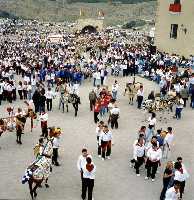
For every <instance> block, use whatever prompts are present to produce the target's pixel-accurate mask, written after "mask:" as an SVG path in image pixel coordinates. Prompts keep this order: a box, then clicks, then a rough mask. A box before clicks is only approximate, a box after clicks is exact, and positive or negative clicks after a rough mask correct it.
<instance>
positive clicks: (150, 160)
mask: <svg viewBox="0 0 194 200" xmlns="http://www.w3.org/2000/svg"><path fill="white" fill-rule="evenodd" d="M161 158H162V151H161V149H160V148H159V147H158V146H157V143H156V142H154V143H152V147H151V148H150V149H149V150H148V152H147V162H146V167H147V176H146V177H145V179H146V180H147V179H148V178H149V177H151V179H152V181H155V175H156V172H157V169H158V165H159V164H160V160H161Z"/></svg>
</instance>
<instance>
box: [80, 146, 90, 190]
mask: <svg viewBox="0 0 194 200" xmlns="http://www.w3.org/2000/svg"><path fill="white" fill-rule="evenodd" d="M87 157H90V158H91V157H92V156H91V155H89V154H88V151H87V149H85V148H84V149H82V154H81V155H80V156H79V158H78V160H77V169H78V170H79V172H80V175H81V181H82V191H83V168H84V167H85V165H86V158H87Z"/></svg>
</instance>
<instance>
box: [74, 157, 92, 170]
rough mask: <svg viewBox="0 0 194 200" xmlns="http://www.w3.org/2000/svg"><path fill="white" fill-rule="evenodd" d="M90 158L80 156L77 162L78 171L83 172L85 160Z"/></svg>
mask: <svg viewBox="0 0 194 200" xmlns="http://www.w3.org/2000/svg"><path fill="white" fill-rule="evenodd" d="M87 157H90V158H92V156H91V155H87V156H86V157H83V155H80V156H79V158H78V160H77V168H78V170H79V171H81V170H83V168H84V166H85V165H86V163H87V162H86V158H87Z"/></svg>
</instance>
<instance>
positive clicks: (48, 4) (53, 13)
mask: <svg viewBox="0 0 194 200" xmlns="http://www.w3.org/2000/svg"><path fill="white" fill-rule="evenodd" d="M78 1H79V2H78ZM98 1H101V2H98V3H84V2H97V1H94V0H0V4H1V7H0V14H1V13H2V12H3V13H6V14H7V15H11V16H17V17H21V18H25V19H39V20H43V21H65V20H67V21H74V20H75V19H77V18H78V17H79V11H80V8H82V9H83V10H84V13H85V17H97V13H98V10H103V12H104V13H105V22H106V24H107V25H115V24H123V23H125V22H128V21H130V20H132V19H133V20H134V19H146V20H151V19H153V18H154V16H155V9H156V2H155V1H149V0H144V1H148V2H143V3H137V4H126V2H132V3H134V2H141V1H142V0H122V2H124V3H125V4H123V3H118V2H121V1H116V2H117V3H114V1H113V4H112V5H110V4H109V3H107V2H108V1H109V0H106V2H103V1H105V0H98Z"/></svg>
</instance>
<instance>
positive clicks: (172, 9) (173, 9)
mask: <svg viewBox="0 0 194 200" xmlns="http://www.w3.org/2000/svg"><path fill="white" fill-rule="evenodd" d="M169 11H170V12H172V13H180V12H181V4H179V3H176V4H170V7H169Z"/></svg>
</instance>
